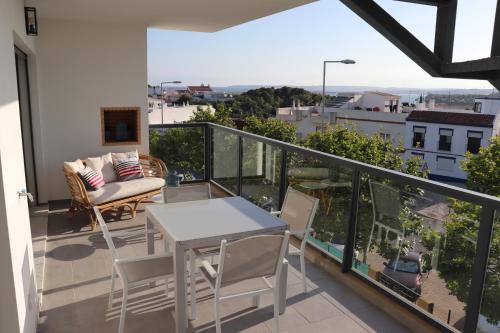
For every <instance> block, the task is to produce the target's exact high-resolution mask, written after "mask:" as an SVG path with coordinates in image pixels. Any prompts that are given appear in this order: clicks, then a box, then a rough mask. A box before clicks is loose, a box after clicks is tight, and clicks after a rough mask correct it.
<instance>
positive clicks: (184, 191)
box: [163, 183, 212, 203]
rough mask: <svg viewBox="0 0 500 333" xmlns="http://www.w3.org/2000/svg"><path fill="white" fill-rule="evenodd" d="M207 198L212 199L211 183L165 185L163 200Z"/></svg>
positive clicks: (176, 200) (168, 201)
mask: <svg viewBox="0 0 500 333" xmlns="http://www.w3.org/2000/svg"><path fill="white" fill-rule="evenodd" d="M205 199H212V186H211V185H210V183H202V184H192V185H183V186H180V187H165V188H164V189H163V200H164V202H165V203H174V202H184V201H195V200H205Z"/></svg>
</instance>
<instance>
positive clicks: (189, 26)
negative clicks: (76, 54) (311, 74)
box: [28, 0, 317, 32]
mask: <svg viewBox="0 0 500 333" xmlns="http://www.w3.org/2000/svg"><path fill="white" fill-rule="evenodd" d="M315 1H317V0H251V1H249V0H141V1H137V0H85V1H82V0H29V1H28V3H29V5H32V6H34V7H36V8H37V14H38V17H39V18H40V19H64V20H77V21H90V22H116V23H128V24H144V25H146V26H148V27H150V28H160V29H173V30H188V31H201V32H215V31H218V30H222V29H226V28H229V27H232V26H235V25H238V24H241V23H245V22H248V21H252V20H255V19H258V18H261V17H264V16H268V15H271V14H275V13H278V12H281V11H284V10H287V9H291V8H294V7H298V6H302V5H305V4H308V3H311V2H315Z"/></svg>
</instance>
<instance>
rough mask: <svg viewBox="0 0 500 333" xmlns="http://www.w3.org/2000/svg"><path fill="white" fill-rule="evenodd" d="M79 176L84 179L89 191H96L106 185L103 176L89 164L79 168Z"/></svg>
mask: <svg viewBox="0 0 500 333" xmlns="http://www.w3.org/2000/svg"><path fill="white" fill-rule="evenodd" d="M78 176H79V177H80V179H81V180H82V181H83V184H84V185H85V188H86V189H87V190H88V191H95V190H97V189H99V188H100V187H102V186H103V185H104V180H103V179H102V176H101V175H100V174H98V173H97V172H96V171H95V170H94V169H92V168H90V167H88V166H86V167H85V168H83V169H82V170H79V171H78Z"/></svg>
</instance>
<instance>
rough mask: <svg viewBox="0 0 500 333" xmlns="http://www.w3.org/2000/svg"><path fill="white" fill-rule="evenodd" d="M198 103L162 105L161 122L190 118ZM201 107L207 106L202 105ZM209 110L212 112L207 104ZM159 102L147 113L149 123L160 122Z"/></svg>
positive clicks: (175, 121) (174, 121)
mask: <svg viewBox="0 0 500 333" xmlns="http://www.w3.org/2000/svg"><path fill="white" fill-rule="evenodd" d="M198 106H199V105H188V106H166V105H165V106H164V107H163V123H164V124H175V123H183V122H186V121H188V120H189V119H191V117H192V116H193V113H194V112H195V111H196V109H197V108H198ZM201 107H202V108H203V109H206V108H207V106H204V105H202V106H201ZM208 107H209V108H210V110H211V112H214V108H213V107H212V106H208ZM161 111H162V110H161V103H160V105H159V106H158V107H155V108H153V109H152V112H150V113H149V114H148V121H149V124H150V125H154V124H161V122H162V118H161Z"/></svg>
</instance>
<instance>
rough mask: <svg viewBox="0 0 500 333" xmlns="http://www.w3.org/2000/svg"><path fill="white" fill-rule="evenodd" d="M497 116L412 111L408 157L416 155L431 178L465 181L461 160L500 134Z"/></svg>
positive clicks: (406, 150) (408, 122)
mask: <svg viewBox="0 0 500 333" xmlns="http://www.w3.org/2000/svg"><path fill="white" fill-rule="evenodd" d="M495 118H496V117H495V115H493V114H475V113H459V112H444V111H413V112H412V113H410V115H409V116H408V118H406V130H405V132H406V133H405V158H410V157H412V156H417V157H419V158H420V159H421V160H422V164H423V166H424V167H425V168H427V169H428V171H429V177H430V178H431V179H434V180H440V181H446V182H465V180H466V177H467V175H466V173H465V172H464V171H463V170H462V169H461V167H460V163H461V162H462V161H463V160H464V158H465V154H466V152H471V153H473V154H477V153H478V152H479V149H480V148H481V147H487V146H488V142H489V139H490V138H491V137H492V136H494V135H495V133H498V128H495Z"/></svg>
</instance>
